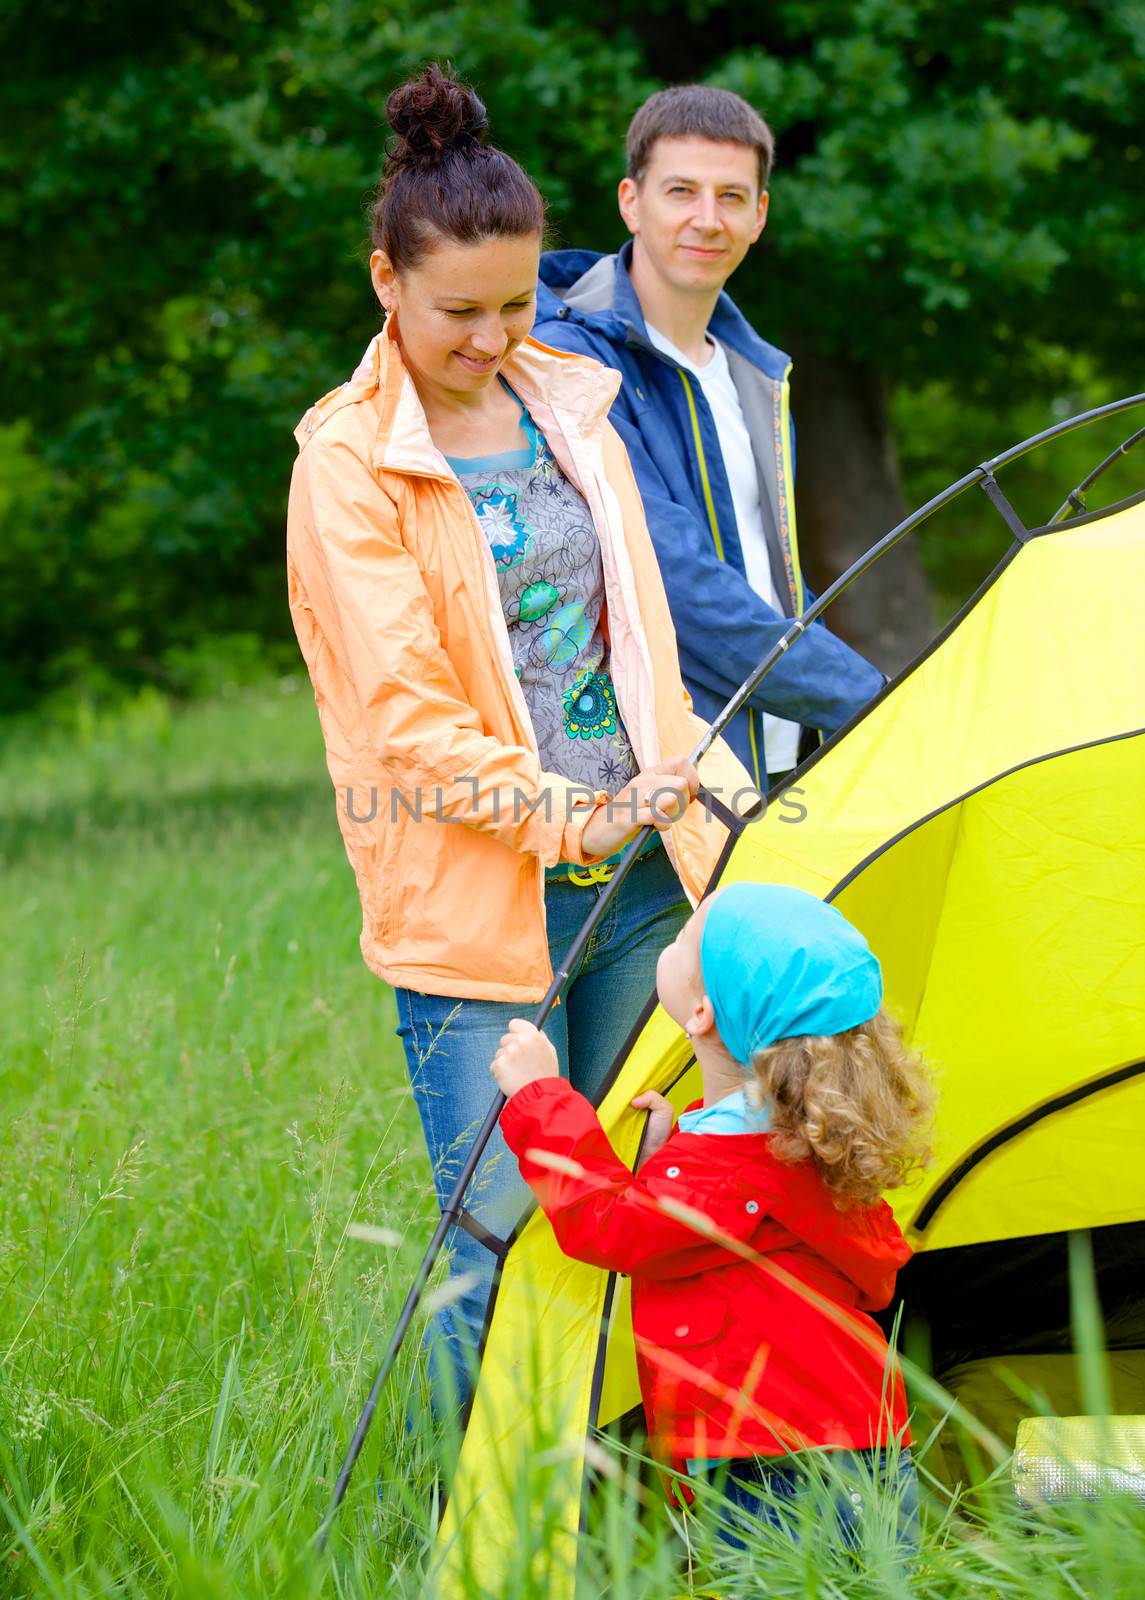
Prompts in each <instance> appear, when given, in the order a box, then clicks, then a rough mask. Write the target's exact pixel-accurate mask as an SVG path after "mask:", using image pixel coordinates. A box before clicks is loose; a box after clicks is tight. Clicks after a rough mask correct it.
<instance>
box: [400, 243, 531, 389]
mask: <svg viewBox="0 0 1145 1600" xmlns="http://www.w3.org/2000/svg"><path fill="white" fill-rule="evenodd" d="M540 260H541V240H540V236H539V235H537V234H533V233H527V234H521V235H519V236H517V237H511V238H493V239H483V240H481V241H480V243H478V244H455V243H453V242H452V241H451V240H448V239H442V240H441V241H440V243H439V244H438V245H437V246H436V248H435V249H432V250H430V251H429V252H428V254H426V255H424V256H423V257H422V258H421V260H420V261H419V262H418V264H417V266H415V267H407V268H404V269H403V270H402V271H400V272H395V271H394V269H393V267H392V266H391V264H390V260H389V257H388V256H387V255H386V254H385V252H384V251H381V250H375V251H374V253H373V255H372V256H371V257H370V276H371V277H372V279H373V283H374V290H375V292H376V294H377V296H378V299H379V300H380V301H381V303H382V305H383V306H385V308H386V310H387V311H388V312H389V313H390V316H391V317H392V318H393V319H394V323H395V324H396V335H397V338H398V340H399V341H400V343H401V347H402V359H403V360H404V361H405V364H406V366H407V367H408V368H409V370H410V373H411V375H412V377H413V378H414V381H415V382H416V383H417V384H418V387H419V388H421V387H429V388H431V389H436V390H437V391H439V392H443V393H448V394H450V395H456V396H458V397H459V398H461V397H464V396H466V395H473V394H474V393H475V392H476V391H479V390H481V389H484V388H485V387H486V386H487V385H488V384H490V383H492V382H493V380H494V378H495V377H496V376H497V373H498V371H499V370H500V368H501V366H502V365H503V363H504V362H505V361H506V359H507V358H508V356H509V355H510V354H511V352H512V351H513V350H515V349H516V347H517V346H518V345H519V344H520V342H521V340H522V339H524V338H525V337H526V335H527V334H528V332H529V330H530V329H531V328H532V326H533V319H534V317H535V316H536V309H537V273H538V270H539V268H540Z"/></svg>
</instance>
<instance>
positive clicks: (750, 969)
mask: <svg viewBox="0 0 1145 1600" xmlns="http://www.w3.org/2000/svg"><path fill="white" fill-rule="evenodd" d="M700 969H701V971H702V973H703V979H704V988H705V990H706V992H707V994H708V997H709V999H710V1000H711V1002H712V1007H713V1009H714V1011H715V1014H716V1027H717V1028H718V1029H719V1032H720V1038H721V1039H722V1040H723V1042H724V1044H725V1045H726V1046H727V1048H728V1052H729V1054H730V1055H731V1056H732V1057H733V1058H734V1059H735V1060H736V1061H738V1062H740V1063H741V1065H743V1066H747V1065H749V1064H750V1062H751V1058H752V1056H753V1054H754V1053H755V1052H756V1051H757V1050H762V1049H764V1048H765V1046H767V1045H769V1044H775V1042H776V1041H777V1040H779V1039H795V1038H798V1037H800V1036H801V1035H802V1034H831V1033H844V1032H846V1030H847V1029H848V1028H857V1027H858V1026H859V1024H860V1023H861V1022H869V1021H870V1019H871V1018H872V1017H873V1016H874V1014H875V1012H876V1011H877V1010H878V1009H879V1006H880V1005H881V1004H882V1000H883V976H882V972H881V970H880V968H879V963H878V961H877V960H876V959H875V957H874V956H873V955H872V954H871V950H870V946H869V945H868V944H867V941H866V940H865V939H864V938H863V936H862V934H861V933H860V932H859V930H858V929H857V928H854V927H852V926H851V924H850V923H849V922H848V921H847V919H846V917H844V916H843V914H842V912H840V911H836V910H835V907H834V906H829V905H826V904H825V903H824V902H823V901H822V900H819V899H817V898H816V897H815V895H813V894H808V893H807V892H806V891H805V890H803V889H791V888H788V887H787V886H786V885H783V884H778V883H735V884H732V885H731V887H730V888H728V889H725V890H723V891H722V893H721V894H720V895H719V898H718V899H717V900H716V901H715V902H714V904H713V905H712V908H711V910H710V911H709V912H708V915H707V919H706V921H705V923H704V931H703V935H702V936H701V939H700Z"/></svg>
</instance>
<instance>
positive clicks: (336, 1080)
mask: <svg viewBox="0 0 1145 1600" xmlns="http://www.w3.org/2000/svg"><path fill="white" fill-rule="evenodd" d="M0 829H2V831H0V855H2V863H3V930H2V931H3V940H2V943H0V1063H2V1066H0V1072H2V1077H0V1095H2V1104H3V1109H4V1117H3V1132H2V1142H0V1596H21V1597H22V1596H28V1597H31V1596H37V1597H39V1596H53V1597H58V1600H59V1597H66V1600H81V1597H82V1600H88V1597H93V1600H94V1597H96V1596H99V1597H105V1596H106V1597H111V1596H116V1597H133V1600H134V1597H139V1600H165V1597H174V1596H180V1597H187V1600H214V1597H218V1600H232V1597H242V1600H247V1597H260V1596H276V1597H279V1596H281V1597H284V1600H285V1597H298V1600H302V1597H311V1596H317V1595H320V1594H322V1595H330V1596H339V1597H343V1596H345V1597H349V1596H354V1597H357V1596H363V1597H364V1596H376V1595H396V1596H399V1597H404V1596H411V1597H412V1596H415V1595H417V1596H420V1595H423V1594H427V1593H429V1594H432V1590H433V1584H432V1579H431V1577H429V1576H428V1575H427V1558H428V1555H429V1552H430V1551H431V1548H432V1539H433V1527H434V1504H435V1494H436V1493H437V1492H438V1476H439V1470H438V1469H439V1466H440V1464H441V1463H440V1460H439V1456H440V1448H439V1445H438V1443H437V1441H435V1439H434V1438H433V1436H432V1433H431V1431H430V1429H429V1428H428V1427H427V1426H425V1425H422V1424H415V1425H414V1426H413V1428H412V1429H411V1430H410V1431H407V1427H406V1422H405V1418H406V1414H407V1410H410V1411H411V1412H412V1414H413V1415H415V1416H418V1415H422V1414H424V1407H423V1401H424V1393H423V1375H422V1372H421V1363H420V1360H419V1358H418V1356H417V1353H416V1350H415V1349H414V1348H413V1346H416V1343H417V1340H416V1338H413V1339H411V1348H410V1349H409V1350H408V1351H407V1352H406V1353H405V1355H404V1357H403V1361H402V1363H401V1365H400V1366H399V1370H398V1372H397V1373H396V1374H395V1376H394V1380H393V1382H392V1383H391V1384H390V1386H389V1387H388V1389H387V1390H386V1392H385V1395H384V1396H383V1401H382V1405H381V1408H380V1411H379V1414H378V1417H377V1419H376V1421H375V1425H374V1428H373V1431H372V1433H371V1436H370V1440H369V1442H368V1444H367V1447H366V1451H365V1454H364V1456H363V1459H362V1461H361V1463H360V1465H359V1469H358V1473H357V1475H356V1477H355V1480H354V1482H353V1484H352V1487H351V1491H350V1495H349V1498H348V1500H347V1503H346V1505H345V1507H344V1509H343V1513H342V1515H341V1517H340V1518H339V1521H338V1523H337V1525H336V1528H335V1531H334V1534H333V1537H332V1539H331V1542H330V1549H329V1553H328V1555H327V1556H326V1557H322V1556H320V1555H319V1554H318V1552H317V1550H316V1548H315V1543H314V1534H315V1530H316V1529H317V1527H318V1524H319V1521H320V1519H321V1516H322V1513H323V1510H324V1508H325V1505H326V1502H327V1499H328V1496H329V1494H330V1490H331V1487H332V1484H333V1479H334V1475H335V1473H336V1471H337V1467H338V1463H339V1460H340V1456H341V1452H342V1450H343V1449H344V1447H345V1444H346V1441H347V1439H348V1437H349V1433H350V1430H351V1428H352V1426H353V1422H354V1420H355V1417H356V1415H357V1410H358V1407H359V1405H360V1403H361V1400H362V1398H363V1396H364V1394H365V1391H366V1389H367V1388H368V1385H369V1381H370V1378H371V1375H372V1368H373V1365H374V1362H375V1360H376V1358H377V1356H378V1354H379V1352H380V1350H381V1348H382V1346H383V1344H384V1341H385V1337H386V1334H387V1332H388V1329H389V1327H390V1326H391V1324H392V1321H393V1319H394V1317H395V1316H396V1313H397V1310H398V1307H399V1305H400V1303H401V1299H402V1297H403V1296H404V1292H405V1288H406V1286H407V1284H408V1281H409V1278H410V1277H411V1275H412V1273H413V1270H414V1267H415V1266H416V1263H417V1261H418V1259H419V1257H420V1253H421V1248H422V1245H423V1243H424V1240H425V1238H426V1237H427V1236H428V1232H429V1230H430V1228H431V1226H432V1220H433V1205H432V1198H431V1192H430V1186H429V1172H428V1167H427V1163H426V1158H425V1154H424V1151H423V1148H422V1145H421V1141H420V1135H419V1130H418V1125H417V1119H416V1115H415V1113H414V1110H413V1106H412V1103H411V1101H410V1098H409V1095H408V1091H407V1088H406V1083H405V1074H404V1068H403V1063H402V1056H401V1049H400V1045H399V1043H398V1041H397V1039H396V1037H395V1035H394V1032H393V1029H394V1014H393V1006H392V999H391V997H390V995H389V994H388V992H387V991H386V990H385V988H384V987H383V986H382V985H381V984H379V983H378V982H377V981H376V980H375V979H374V978H373V977H371V976H370V974H369V973H368V972H367V971H366V969H365V967H364V966H363V964H362V962H361V959H360V955H359V952H358V948H357V930H358V903H357V896H356V893H355V889H354V885H353V882H352V878H351V875H350V872H349V868H348V866H347V865H346V862H345V859H344V856H343V853H342V847H341V842H340V839H339V836H338V831H337V826H336V822H335V817H334V810H333V797H332V793H331V790H330V786H329V782H328V779H327V777H326V774H325V769H324V764H323V755H322V747H321V741H320V738H319V735H318V729H317V723H316V719H315V715H314V709H313V704H312V701H311V699H310V695H309V693H308V691H307V689H306V687H305V685H301V686H300V685H299V683H298V681H297V680H295V679H287V680H284V681H283V683H282V684H281V685H277V686H276V685H270V686H269V687H266V688H261V689H248V690H245V691H243V692H242V693H241V694H238V695H236V696H234V697H232V698H231V699H229V700H227V699H221V700H218V701H215V702H211V703H206V704H201V705H198V706H193V707H191V708H189V709H185V710H182V711H179V712H174V711H172V710H171V708H170V707H169V706H168V704H167V703H166V702H165V701H163V700H161V699H160V698H159V697H157V696H154V695H147V694H145V695H144V696H141V697H140V699H138V700H137V701H136V702H134V703H133V704H132V705H131V706H129V707H128V708H127V709H126V710H125V711H120V712H118V713H117V714H116V715H115V716H114V717H112V718H101V717H99V716H97V715H93V716H91V717H89V718H87V719H86V720H81V722H80V723H79V724H77V725H76V726H73V727H70V728H67V729H63V728H59V729H55V730H46V731H43V730H37V729H36V728H34V727H29V726H23V727H20V728H17V729H10V730H8V731H7V734H6V737H5V738H4V740H3V743H2V744H0ZM351 1226H352V1227H353V1230H354V1231H353V1232H352V1233H348V1232H347V1229H348V1227H351ZM359 1230H361V1231H359ZM370 1230H373V1231H372V1232H371V1231H370ZM363 1233H364V1235H365V1236H363ZM1083 1264H1084V1263H1083ZM1077 1277H1078V1282H1079V1285H1080V1288H1079V1293H1080V1294H1082V1295H1084V1273H1083V1272H1082V1271H1081V1268H1080V1267H1079V1269H1078V1273H1077ZM1084 1304H1085V1303H1084V1301H1083V1303H1082V1310H1081V1312H1080V1313H1079V1318H1078V1322H1079V1330H1080V1331H1081V1333H1082V1334H1083V1335H1084V1336H1085V1337H1090V1333H1091V1332H1092V1327H1091V1325H1092V1323H1093V1316H1092V1315H1090V1314H1087V1312H1086V1311H1085V1308H1084ZM1090 1311H1091V1312H1092V1306H1091V1307H1090ZM1087 1316H1088V1320H1087ZM1087 1330H1089V1331H1088V1332H1087ZM1095 1340H1097V1335H1096V1334H1094V1335H1093V1337H1092V1338H1091V1343H1094V1341H1095ZM1097 1342H1099V1340H1098V1341H1097ZM1092 1360H1093V1361H1096V1362H1098V1363H1099V1362H1100V1350H1099V1349H1096V1348H1095V1349H1094V1351H1093V1352H1092ZM1099 1372H1100V1367H1099V1366H1098V1367H1092V1368H1091V1369H1090V1372H1089V1378H1088V1383H1089V1389H1090V1392H1092V1393H1097V1394H1099V1393H1100V1392H1101V1390H1100V1377H1099ZM919 1439H920V1443H922V1444H923V1446H924V1447H923V1450H922V1467H923V1473H924V1479H925V1477H926V1463H927V1457H926V1450H925V1429H924V1430H923V1431H922V1432H921V1433H920V1435H919ZM535 1445H536V1448H538V1449H541V1450H543V1448H544V1445H545V1441H544V1440H539V1441H536V1442H535ZM593 1460H594V1471H595V1474H596V1477H597V1491H596V1493H595V1495H594V1498H593V1502H592V1510H591V1516H590V1526H589V1528H588V1530H587V1532H586V1533H585V1535H584V1537H583V1539H582V1541H581V1550H580V1559H579V1592H580V1593H581V1594H582V1595H584V1596H601V1595H608V1596H614V1597H616V1600H661V1597H664V1600H667V1597H669V1596H674V1595H684V1594H687V1593H692V1592H699V1591H700V1590H701V1589H703V1588H705V1587H714V1589H715V1591H716V1592H719V1593H721V1594H725V1595H730V1594H756V1593H758V1594H763V1593H766V1594H771V1595H792V1596H795V1595H817V1596H835V1595H856V1596H871V1597H875V1596H880V1597H882V1596H885V1597H892V1596H899V1595H907V1594H919V1595H935V1596H938V1595H942V1596H976V1595H982V1596H997V1597H999V1600H1003V1597H1005V1600H1009V1597H1014V1600H1018V1597H1025V1596H1028V1595H1033V1594H1037V1595H1039V1596H1040V1595H1045V1596H1048V1597H1051V1600H1057V1597H1060V1600H1067V1597H1076V1596H1078V1595H1087V1596H1088V1595H1093V1596H1100V1597H1105V1596H1114V1595H1125V1596H1127V1597H1128V1596H1140V1595H1143V1594H1145V1540H1143V1539H1142V1533H1143V1532H1145V1519H1143V1517H1142V1515H1141V1513H1140V1512H1139V1511H1133V1510H1127V1509H1125V1508H1123V1507H1119V1506H1109V1507H1096V1508H1093V1509H1092V1510H1091V1511H1090V1512H1089V1513H1084V1512H1078V1513H1076V1514H1069V1515H1065V1514H1062V1515H1055V1516H1053V1517H1045V1518H1042V1519H1036V1520H1035V1521H1033V1522H1031V1519H1030V1518H1029V1516H1028V1515H1027V1516H1021V1515H1019V1513H1018V1512H1017V1510H1016V1509H1015V1507H1014V1505H1013V1503H1012V1497H1011V1496H1010V1493H1009V1489H1008V1485H1007V1482H1006V1478H1005V1474H1004V1473H997V1474H996V1475H995V1477H994V1479H993V1481H992V1482H986V1483H981V1482H979V1483H977V1484H975V1485H974V1487H975V1490H976V1492H975V1495H974V1496H973V1498H972V1499H964V1498H963V1497H962V1496H961V1495H960V1494H958V1493H955V1494H953V1495H952V1494H951V1493H950V1492H948V1491H945V1490H941V1489H939V1487H938V1486H937V1485H934V1486H933V1487H932V1491H931V1492H930V1493H929V1494H928V1496H927V1505H926V1508H925V1512H926V1537H925V1543H924V1548H923V1551H922V1554H921V1556H920V1558H919V1560H918V1562H917V1563H916V1564H915V1566H914V1567H913V1568H910V1569H907V1568H904V1567H903V1565H902V1563H901V1562H897V1561H895V1560H893V1559H892V1558H891V1555H890V1553H889V1547H888V1541H887V1538H886V1537H885V1527H884V1531H883V1533H882V1534H880V1532H879V1525H878V1512H877V1508H876V1510H875V1511H873V1512H872V1516H873V1517H874V1518H875V1522H874V1523H873V1524H872V1528H871V1530H870V1538H869V1539H868V1540H867V1543H866V1546H865V1551H864V1554H863V1556H862V1557H861V1558H860V1559H859V1560H858V1561H856V1560H855V1559H853V1558H851V1557H848V1556H846V1555H845V1553H842V1552H838V1551H835V1552H832V1551H830V1550H825V1549H824V1548H822V1547H821V1546H820V1545H818V1544H816V1542H815V1541H814V1540H805V1541H803V1543H802V1544H800V1545H798V1546H796V1545H792V1544H791V1543H790V1542H784V1541H782V1540H779V1539H776V1538H770V1539H768V1538H765V1537H762V1536H761V1538H760V1540H759V1541H757V1547H756V1548H753V1549H752V1550H750V1551H748V1552H746V1553H745V1554H743V1555H742V1556H739V1557H737V1558H736V1560H735V1562H734V1563H733V1565H734V1569H735V1570H734V1571H732V1572H730V1573H729V1572H727V1571H724V1572H723V1573H722V1574H721V1573H718V1572H717V1571H716V1570H715V1568H714V1567H713V1561H714V1559H715V1557H714V1554H713V1551H712V1548H711V1541H710V1537H709V1536H708V1534H707V1533H706V1532H705V1521H704V1518H703V1517H697V1516H695V1515H689V1516H687V1517H685V1516H684V1515H683V1514H682V1513H680V1512H677V1511H674V1510H672V1509H671V1508H670V1507H668V1506H667V1505H666V1504H665V1502H664V1501H663V1499H662V1497H661V1496H660V1494H659V1492H658V1491H657V1490H656V1488H655V1486H654V1484H653V1482H652V1480H651V1479H650V1477H649V1475H648V1473H647V1472H646V1471H645V1470H644V1469H643V1467H642V1463H641V1461H640V1459H639V1458H638V1457H637V1456H636V1455H635V1454H634V1453H633V1451H632V1450H631V1449H628V1448H626V1447H624V1446H621V1445H618V1444H614V1443H609V1442H607V1441H605V1442H604V1443H602V1445H601V1446H600V1448H599V1449H597V1450H594V1453H593ZM973 1471H974V1469H973V1468H968V1471H967V1475H968V1478H969V1476H970V1474H971V1473H972V1472H973ZM981 1475H982V1476H985V1477H987V1478H988V1477H989V1469H988V1468H987V1467H983V1468H982V1474H981ZM884 1509H885V1508H884ZM883 1521H884V1524H885V1521H886V1519H885V1516H884V1519H883ZM547 1526H548V1525H547V1524H546V1523H545V1520H544V1519H543V1518H541V1519H539V1520H538V1519H531V1518H530V1517H529V1516H528V1515H527V1508H523V1509H522V1516H521V1536H520V1537H521V1560H520V1563H519V1569H518V1575H517V1576H516V1577H515V1578H513V1579H511V1580H510V1586H509V1588H508V1589H507V1590H506V1591H505V1593H506V1594H512V1595H513V1596H519V1597H520V1600H532V1596H533V1595H534V1594H535V1593H536V1592H537V1591H536V1580H535V1579H534V1578H531V1577H530V1573H533V1572H535V1571H536V1570H537V1563H536V1561H535V1560H534V1559H533V1558H534V1557H535V1556H536V1555H537V1554H538V1552H537V1551H535V1550H533V1549H531V1548H530V1546H529V1541H530V1539H531V1538H532V1539H539V1540H541V1541H543V1540H545V1539H546V1538H550V1537H552V1536H553V1535H552V1531H551V1527H549V1531H548V1532H546V1527H547ZM530 1528H532V1529H534V1530H538V1529H539V1531H534V1532H533V1533H530V1532H529V1531H528V1530H529V1529H530ZM540 1554H541V1555H542V1556H543V1554H544V1552H543V1551H542V1552H540ZM531 1586H532V1587H531ZM479 1592H480V1591H479V1589H478V1588H477V1586H476V1585H475V1586H474V1595H475V1596H476V1595H477V1594H478V1593H479ZM497 1600H501V1597H500V1596H498V1597H497Z"/></svg>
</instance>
